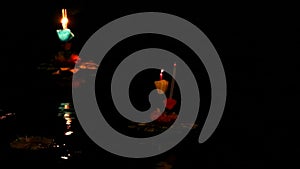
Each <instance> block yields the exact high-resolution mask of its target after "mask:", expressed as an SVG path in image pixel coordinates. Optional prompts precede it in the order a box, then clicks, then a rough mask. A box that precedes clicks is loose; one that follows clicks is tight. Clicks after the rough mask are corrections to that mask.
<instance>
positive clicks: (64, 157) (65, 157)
mask: <svg viewBox="0 0 300 169" xmlns="http://www.w3.org/2000/svg"><path fill="white" fill-rule="evenodd" d="M60 158H62V159H64V160H67V159H69V157H67V156H61V157H60Z"/></svg>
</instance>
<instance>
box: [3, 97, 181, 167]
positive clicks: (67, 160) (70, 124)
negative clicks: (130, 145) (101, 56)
mask: <svg viewBox="0 0 300 169" xmlns="http://www.w3.org/2000/svg"><path fill="white" fill-rule="evenodd" d="M56 110H57V112H54V114H53V115H54V117H55V119H56V120H54V121H53V123H52V124H53V126H52V127H53V128H56V129H55V133H54V134H50V135H49V134H48V133H47V132H45V133H43V132H42V133H40V134H41V135H38V134H36V135H29V134H27V133H20V132H12V131H11V132H10V133H14V134H15V137H14V138H13V139H11V140H10V142H9V145H10V146H9V147H10V149H7V150H6V152H5V151H4V150H5V149H1V152H0V162H1V160H2V159H4V157H6V158H7V159H8V160H11V159H13V160H14V161H18V160H21V161H24V160H25V161H32V160H39V161H47V162H50V163H52V164H53V163H54V164H58V165H61V164H68V165H69V164H72V165H73V164H74V165H76V164H82V163H86V162H91V163H95V164H96V163H97V162H99V161H101V162H102V164H103V165H107V164H108V165H111V166H112V167H118V166H119V165H120V164H122V165H124V167H125V168H126V167H130V168H133V169H134V168H143V169H145V168H149V169H150V168H151V169H171V168H176V167H175V166H176V165H178V160H177V159H178V158H181V157H180V156H182V155H181V152H180V151H174V152H170V153H166V154H164V155H162V156H160V157H155V158H150V159H140V160H139V159H134V161H133V160H131V159H127V158H122V157H118V156H114V155H112V154H110V153H107V152H105V151H103V150H102V149H100V148H99V147H98V146H97V145H96V144H93V142H92V141H91V140H90V139H89V138H88V137H87V136H86V135H85V133H84V131H83V130H82V129H81V127H80V125H79V122H78V120H77V118H76V113H75V110H74V107H73V105H72V103H71V102H61V103H58V104H57V108H56ZM55 114H56V115H55ZM14 116H15V114H14V113H7V112H3V111H2V113H1V114H0V117H1V118H0V124H4V123H3V122H5V121H8V120H9V119H14V118H12V117H14ZM49 120H50V119H47V118H43V122H41V123H39V124H40V125H45V124H49V123H44V122H45V121H49ZM51 120H53V119H51ZM14 123H17V122H14ZM9 124H10V125H11V124H13V123H9ZM50 124H51V122H50ZM1 127H2V126H1ZM149 127H153V128H154V129H155V128H157V127H155V126H147V125H143V126H140V125H137V126H134V127H133V126H128V130H136V131H141V132H152V130H146V128H147V129H148V128H149ZM181 127H184V126H181ZM10 128H12V127H10ZM1 129H3V127H2V128H0V130H1ZM7 131H8V130H7ZM12 135H13V134H12ZM1 137H2V136H1ZM3 145H4V144H3ZM8 154H10V157H9V156H8ZM175 162H176V163H175ZM124 167H123V168H124ZM177 168H178V167H177Z"/></svg>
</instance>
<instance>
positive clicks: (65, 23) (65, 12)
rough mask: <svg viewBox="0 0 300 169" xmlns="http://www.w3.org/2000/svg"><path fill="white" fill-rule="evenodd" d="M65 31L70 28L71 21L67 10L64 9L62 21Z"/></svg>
mask: <svg viewBox="0 0 300 169" xmlns="http://www.w3.org/2000/svg"><path fill="white" fill-rule="evenodd" d="M60 22H61V24H62V27H63V29H67V28H68V22H69V19H68V17H67V9H62V18H61V20H60Z"/></svg>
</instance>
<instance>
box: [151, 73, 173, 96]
mask: <svg viewBox="0 0 300 169" xmlns="http://www.w3.org/2000/svg"><path fill="white" fill-rule="evenodd" d="M163 72H164V70H163V69H161V70H160V74H159V79H160V80H159V81H155V82H154V84H155V87H156V89H157V92H158V94H164V93H165V92H166V91H167V89H168V85H169V82H168V81H166V80H164V79H163Z"/></svg>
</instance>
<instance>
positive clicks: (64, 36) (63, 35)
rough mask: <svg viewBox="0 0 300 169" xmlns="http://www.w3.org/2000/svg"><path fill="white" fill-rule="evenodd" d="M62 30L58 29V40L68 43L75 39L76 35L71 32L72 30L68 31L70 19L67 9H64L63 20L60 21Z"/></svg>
mask: <svg viewBox="0 0 300 169" xmlns="http://www.w3.org/2000/svg"><path fill="white" fill-rule="evenodd" d="M60 22H61V25H62V28H63V29H58V30H56V33H57V35H58V38H59V39H60V40H61V41H63V42H67V41H69V40H71V39H72V38H73V37H74V34H73V33H72V32H71V30H70V29H68V23H69V19H68V16H67V10H66V9H62V18H61V20H60Z"/></svg>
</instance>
